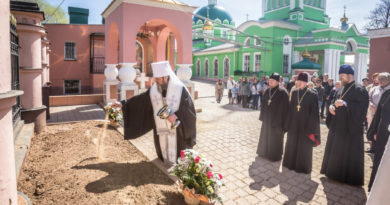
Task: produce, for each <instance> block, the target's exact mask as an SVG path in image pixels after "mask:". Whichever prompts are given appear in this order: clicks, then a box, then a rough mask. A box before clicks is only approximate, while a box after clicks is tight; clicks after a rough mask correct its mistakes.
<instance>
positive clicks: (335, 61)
mask: <svg viewBox="0 0 390 205" xmlns="http://www.w3.org/2000/svg"><path fill="white" fill-rule="evenodd" d="M340 54H341V51H339V50H335V49H325V50H324V68H323V73H327V74H328V75H329V78H333V79H334V80H335V81H337V80H338V68H339V67H340Z"/></svg>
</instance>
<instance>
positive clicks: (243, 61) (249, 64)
mask: <svg viewBox="0 0 390 205" xmlns="http://www.w3.org/2000/svg"><path fill="white" fill-rule="evenodd" d="M246 56H249V63H248V66H249V68H248V70H245V57H246ZM250 70H251V54H250V53H243V54H242V72H250Z"/></svg>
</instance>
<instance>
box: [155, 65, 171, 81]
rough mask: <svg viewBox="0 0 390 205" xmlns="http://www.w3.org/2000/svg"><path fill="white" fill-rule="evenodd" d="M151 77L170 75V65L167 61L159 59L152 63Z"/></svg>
mask: <svg viewBox="0 0 390 205" xmlns="http://www.w3.org/2000/svg"><path fill="white" fill-rule="evenodd" d="M152 69H153V77H155V78H160V77H164V76H170V75H171V72H172V68H171V65H170V64H169V62H168V61H160V62H156V63H152Z"/></svg>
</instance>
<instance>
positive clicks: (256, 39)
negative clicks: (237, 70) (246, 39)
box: [254, 36, 261, 46]
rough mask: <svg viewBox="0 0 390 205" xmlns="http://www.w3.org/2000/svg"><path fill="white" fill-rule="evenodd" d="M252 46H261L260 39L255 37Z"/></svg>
mask: <svg viewBox="0 0 390 205" xmlns="http://www.w3.org/2000/svg"><path fill="white" fill-rule="evenodd" d="M254 42H255V43H254V44H255V46H261V40H260V38H259V37H257V36H256V38H255V39H254Z"/></svg>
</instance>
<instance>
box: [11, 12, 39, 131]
mask: <svg viewBox="0 0 390 205" xmlns="http://www.w3.org/2000/svg"><path fill="white" fill-rule="evenodd" d="M15 17H16V19H17V22H18V24H17V31H18V35H19V45H20V49H19V62H20V64H19V65H20V89H21V90H23V91H24V93H25V94H24V95H23V96H21V97H20V100H21V105H22V119H23V120H24V121H25V122H26V123H32V122H34V130H35V132H37V133H39V132H41V131H43V130H44V129H45V127H46V106H44V105H42V71H43V69H42V40H41V39H42V37H43V36H46V33H45V30H44V28H43V27H39V26H37V25H35V24H31V22H32V21H35V22H39V21H41V20H43V19H41V18H39V17H34V16H29V15H24V14H20V13H15Z"/></svg>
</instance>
